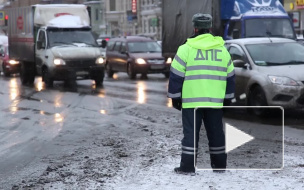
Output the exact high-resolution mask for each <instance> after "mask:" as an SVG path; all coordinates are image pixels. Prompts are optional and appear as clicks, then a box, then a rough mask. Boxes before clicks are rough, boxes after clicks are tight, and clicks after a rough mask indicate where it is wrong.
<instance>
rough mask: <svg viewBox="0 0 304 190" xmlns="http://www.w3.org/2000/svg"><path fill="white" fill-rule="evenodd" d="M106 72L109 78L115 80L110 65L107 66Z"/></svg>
mask: <svg viewBox="0 0 304 190" xmlns="http://www.w3.org/2000/svg"><path fill="white" fill-rule="evenodd" d="M106 71H107V75H108V77H109V78H113V74H114V71H113V70H112V69H111V67H110V64H109V63H107V64H106Z"/></svg>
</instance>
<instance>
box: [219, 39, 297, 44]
mask: <svg viewBox="0 0 304 190" xmlns="http://www.w3.org/2000/svg"><path fill="white" fill-rule="evenodd" d="M282 42H283V43H284V42H296V41H295V40H292V39H288V38H267V37H265V38H264V37H259V38H240V39H233V40H226V41H225V43H226V44H229V43H237V44H242V45H245V44H260V43H282Z"/></svg>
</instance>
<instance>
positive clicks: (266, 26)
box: [245, 18, 296, 39]
mask: <svg viewBox="0 0 304 190" xmlns="http://www.w3.org/2000/svg"><path fill="white" fill-rule="evenodd" d="M245 25H246V26H245V33H246V34H245V35H246V37H247V38H250V37H282V38H291V39H294V38H296V37H295V35H294V32H293V30H292V27H293V26H292V25H291V22H290V21H289V19H287V18H286V19H276V18H269V19H265V18H264V19H248V20H246V21H245Z"/></svg>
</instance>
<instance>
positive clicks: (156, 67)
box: [151, 65, 165, 69]
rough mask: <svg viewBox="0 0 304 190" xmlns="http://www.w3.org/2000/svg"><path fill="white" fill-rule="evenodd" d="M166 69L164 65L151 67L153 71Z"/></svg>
mask: <svg viewBox="0 0 304 190" xmlns="http://www.w3.org/2000/svg"><path fill="white" fill-rule="evenodd" d="M163 68H165V66H164V65H151V69H163Z"/></svg>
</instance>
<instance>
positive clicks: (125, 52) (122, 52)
mask: <svg viewBox="0 0 304 190" xmlns="http://www.w3.org/2000/svg"><path fill="white" fill-rule="evenodd" d="M120 53H121V54H128V52H127V51H121V52H120Z"/></svg>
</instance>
